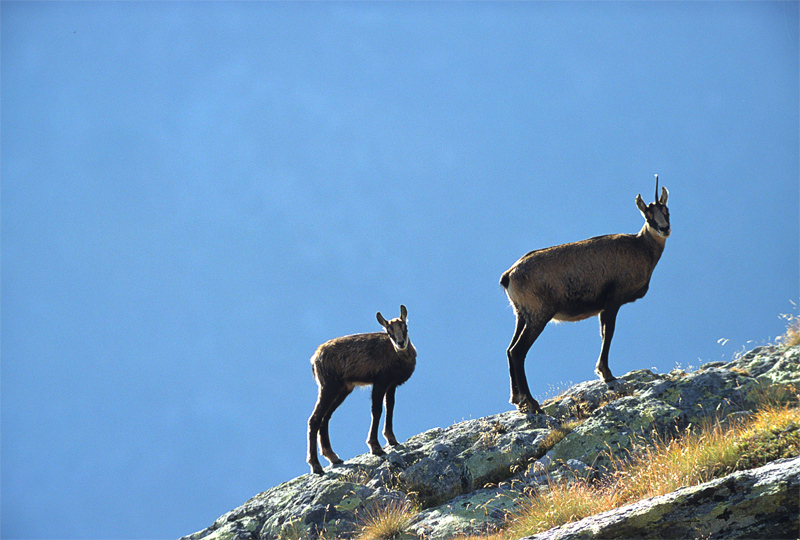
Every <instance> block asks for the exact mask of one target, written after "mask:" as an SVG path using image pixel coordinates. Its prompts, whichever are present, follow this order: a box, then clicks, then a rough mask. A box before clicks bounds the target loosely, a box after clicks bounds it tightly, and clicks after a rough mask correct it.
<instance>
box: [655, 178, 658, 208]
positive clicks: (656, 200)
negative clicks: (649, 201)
mask: <svg viewBox="0 0 800 540" xmlns="http://www.w3.org/2000/svg"><path fill="white" fill-rule="evenodd" d="M654 200H655V202H658V175H656V198H655V199H654Z"/></svg>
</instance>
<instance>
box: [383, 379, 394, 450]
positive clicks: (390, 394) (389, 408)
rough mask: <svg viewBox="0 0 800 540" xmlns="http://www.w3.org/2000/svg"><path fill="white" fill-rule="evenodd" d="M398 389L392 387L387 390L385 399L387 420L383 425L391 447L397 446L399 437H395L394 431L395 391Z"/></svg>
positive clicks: (384, 433) (384, 434)
mask: <svg viewBox="0 0 800 540" xmlns="http://www.w3.org/2000/svg"><path fill="white" fill-rule="evenodd" d="M396 389H397V386H394V385H393V386H390V387H389V389H388V390H386V398H385V399H384V401H385V403H386V420H385V421H384V423H383V436H384V437H385V438H386V442H387V443H389V444H390V445H391V446H397V437H395V436H394V429H393V427H394V426H393V419H394V391H395V390H396Z"/></svg>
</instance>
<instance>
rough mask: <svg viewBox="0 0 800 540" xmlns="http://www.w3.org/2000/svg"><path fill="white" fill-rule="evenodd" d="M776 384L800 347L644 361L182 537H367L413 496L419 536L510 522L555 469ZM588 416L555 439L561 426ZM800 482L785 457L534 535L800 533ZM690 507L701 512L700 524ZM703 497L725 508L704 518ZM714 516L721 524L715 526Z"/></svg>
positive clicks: (261, 501)
mask: <svg viewBox="0 0 800 540" xmlns="http://www.w3.org/2000/svg"><path fill="white" fill-rule="evenodd" d="M774 385H781V386H787V387H788V386H790V385H793V386H794V387H795V388H800V346H796V347H792V348H789V349H786V350H784V349H781V348H778V347H759V348H756V349H754V350H752V351H750V352H748V353H746V354H744V355H742V356H741V357H740V358H737V359H736V360H734V361H731V362H713V363H709V364H705V365H703V366H701V368H700V369H698V370H697V371H694V372H690V373H687V372H685V371H682V370H674V371H672V372H670V373H667V374H657V373H653V372H652V371H650V370H638V371H633V372H630V373H628V374H626V375H624V376H622V377H621V378H620V379H618V380H617V381H615V382H614V383H612V384H610V385H607V384H605V383H604V382H602V381H599V380H598V381H590V382H584V383H580V384H577V385H575V386H573V387H571V388H570V389H569V390H567V391H566V392H564V393H563V394H562V395H560V396H558V397H557V398H554V399H552V400H549V401H546V402H545V403H543V409H544V411H545V413H546V414H544V415H524V414H520V413H518V412H516V411H509V412H504V413H500V414H496V415H492V416H488V417H485V418H480V419H475V420H467V421H464V422H459V423H457V424H454V425H452V426H450V427H447V428H443V429H442V428H436V429H432V430H429V431H426V432H424V433H421V434H419V435H416V436H413V437H411V438H410V439H408V440H407V441H406V442H405V443H403V444H400V445H398V446H396V447H394V448H393V449H392V450H391V451H390V452H389V453H388V455H387V456H384V457H377V456H373V455H371V454H363V455H360V456H358V457H356V458H353V459H350V460H348V461H346V462H345V463H344V465H342V466H339V467H335V468H330V467H329V468H327V469H326V473H325V475H324V476H317V475H311V474H306V475H303V476H300V477H298V478H295V479H294V480H290V481H289V482H285V483H283V484H281V485H279V486H276V487H274V488H271V489H269V490H267V491H265V492H263V493H260V494H258V495H256V496H255V497H253V498H252V499H250V500H249V501H247V502H246V503H244V504H243V505H242V506H240V507H238V508H236V509H234V510H231V511H230V512H228V513H226V514H224V515H222V516H221V517H220V518H218V519H217V520H216V521H215V522H214V523H213V524H212V525H211V526H209V527H208V528H206V529H204V530H202V531H199V532H196V533H194V534H191V535H189V536H185V537H183V538H182V539H181V540H201V539H204V540H256V539H258V540H271V539H277V538H284V539H288V538H315V537H320V536H323V537H325V538H354V537H355V536H357V535H358V533H359V532H360V529H361V527H360V526H361V523H362V520H363V516H364V515H365V513H366V512H368V511H369V510H370V509H373V508H376V507H385V506H386V505H388V504H392V503H395V504H398V505H404V504H406V503H409V504H410V503H411V502H414V503H416V505H417V507H418V508H421V510H420V511H419V513H418V514H417V515H416V516H415V517H414V518H413V519H412V520H411V522H410V524H409V527H408V530H409V535H408V538H429V539H438V538H452V537H454V536H458V535H465V534H473V533H475V534H479V533H485V532H490V531H492V530H495V529H497V528H498V527H500V526H502V524H503V523H504V520H505V519H506V517H507V516H508V514H509V513H511V512H513V511H514V510H516V509H517V508H518V504H520V501H522V500H524V499H525V497H524V494H525V493H527V492H529V491H530V490H536V489H540V488H542V487H543V486H545V485H547V483H548V482H550V481H552V480H553V479H559V478H563V477H571V476H574V475H602V474H603V473H604V471H605V470H606V467H607V466H608V465H609V464H610V460H609V457H608V452H609V451H611V452H613V453H614V454H615V455H622V453H624V452H626V451H629V450H630V449H631V448H632V447H633V445H635V444H638V445H641V444H647V443H648V442H652V440H653V438H654V437H662V436H665V435H669V434H676V433H680V432H682V431H684V430H685V429H686V428H687V427H688V426H691V425H697V424H698V423H700V422H702V421H703V419H705V418H708V417H715V418H735V417H737V416H741V415H746V414H747V413H748V411H749V410H750V404H749V402H748V396H749V395H750V394H751V392H752V391H753V390H754V389H756V388H757V387H764V386H774ZM578 419H580V420H581V421H580V422H575V424H576V425H575V427H574V428H572V429H571V431H569V432H568V433H566V435H565V436H563V438H562V439H561V440H560V441H559V442H557V443H556V444H555V445H552V440H553V439H552V435H553V434H554V433H555V432H557V431H558V430H559V429H560V428H561V426H563V425H564V424H565V423H567V422H569V421H571V420H572V421H575V420H578ZM564 431H567V430H564ZM562 433H563V432H562ZM762 469H763V470H762ZM798 479H800V459H795V460H789V461H786V462H781V463H778V462H775V463H773V464H769V465H767V466H766V467H762V468H760V469H754V470H752V471H743V472H739V473H735V474H734V475H730V476H729V477H725V478H723V479H718V480H715V481H713V482H709V483H708V485H706V484H704V485H702V486H695V487H693V488H684V489H683V490H679V491H678V492H675V493H673V494H669V495H665V496H663V497H656V498H653V499H648V500H645V501H640V502H639V503H636V504H635V505H630V506H631V507H632V508H629V507H625V508H621V509H617V510H614V511H610V512H606V513H604V514H600V515H598V516H593V517H592V518H587V519H586V520H583V521H581V522H577V523H573V524H569V525H565V526H562V527H558V528H556V529H552V530H550V531H548V532H546V533H542V534H540V535H536V536H534V537H531V538H536V539H545V538H547V539H565V538H603V537H622V536H627V537H630V536H635V537H642V538H647V537H654V538H655V537H660V538H665V537H684V536H683V535H682V533H691V534H693V535H694V536H699V535H702V536H703V537H707V538H745V537H753V536H756V537H762V538H775V537H781V536H782V535H784V534H786V536H785V537H792V538H797V537H798V534H799V533H800V525H798V519H797V509H798V504H800V502H799V501H800V497H799V496H798V486H800V481H799V480H798ZM764 494H768V495H769V496H770V497H772V498H771V499H770V498H767V497H765V496H763V495H764ZM756 495H758V497H757V499H754V498H753V497H755V496H756ZM755 500H757V501H759V502H758V503H756V502H754V501H755ZM703 501H705V502H703ZM765 501H766V502H767V503H769V504H765ZM686 505H689V507H687V506H686ZM686 508H691V510H692V512H693V513H692V515H693V516H694V517H693V518H692V520H694V521H692V520H688V521H687V515H688V514H687V512H688V510H687V509H686ZM701 508H705V509H706V511H707V512H708V515H709V516H713V517H714V518H715V519H713V520H711V519H707V520H704V519H703V515H702V511H701V510H700V509H701ZM787 512H788V514H787ZM787 516H788V517H787ZM676 523H682V524H683V525H682V526H684V525H685V526H686V527H689V529H686V528H685V527H684V528H683V529H681V528H679V527H678V526H677V525H676ZM686 523H689V524H690V525H686ZM704 523H711V524H713V525H714V526H713V527H712V526H711V525H709V526H708V527H706V528H703V526H702V525H703V524H704ZM770 526H772V527H773V529H772V530H770V531H771V532H769V534H766V533H767V532H768V530H769V529H768V527H770ZM691 527H694V528H691ZM659 531H660V532H659ZM673 533H674V534H673ZM675 534H677V535H678V536H674V535H675Z"/></svg>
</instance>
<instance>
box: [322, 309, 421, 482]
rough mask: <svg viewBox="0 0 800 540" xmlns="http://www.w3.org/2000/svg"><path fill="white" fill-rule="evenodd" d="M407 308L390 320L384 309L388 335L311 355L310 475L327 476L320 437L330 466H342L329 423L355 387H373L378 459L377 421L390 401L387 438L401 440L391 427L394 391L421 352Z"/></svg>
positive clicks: (337, 343)
mask: <svg viewBox="0 0 800 540" xmlns="http://www.w3.org/2000/svg"><path fill="white" fill-rule="evenodd" d="M407 317H408V310H406V306H403V305H401V306H400V318H397V319H392V320H391V321H387V320H386V319H384V318H383V315H381V313H380V311H379V312H378V314H377V318H378V322H379V323H380V325H381V326H383V328H384V329H385V330H386V331H385V332H373V333H368V334H354V335H351V336H344V337H340V338H336V339H332V340H330V341H327V342H325V343H323V344H322V345H320V346H319V347H318V348H317V351H316V352H315V353H314V356H312V357H311V368H312V371H313V373H314V379H315V380H316V381H317V385H318V386H319V395H318V397H317V403H316V405H315V406H314V412H313V413H312V414H311V417H310V418H309V419H308V464H309V465H311V472H313V473H316V474H323V470H322V466H321V465H320V463H319V457H318V456H317V437H319V442H320V446H321V447H322V455H323V456H325V457H326V458H327V459H328V461H330V462H331V465H336V464H339V463H342V460H341V459H339V456H337V455H336V453H335V452H334V451H333V449H332V448H331V440H330V437H329V435H328V422H329V421H330V419H331V415H332V414H333V411H335V410H336V409H337V408H338V407H339V405H341V404H342V402H343V401H344V400H345V398H346V397H347V396H348V395H350V392H352V391H353V388H355V387H356V386H364V385H370V384H371V385H372V423H371V424H370V428H369V436H368V437H367V445H368V446H369V448H370V451H371V452H372V453H373V454H375V455H376V456H380V455H383V454H384V453H385V452H384V451H383V449H382V448H381V446H380V444H378V423H379V422H380V419H381V408H382V404H383V402H384V401H385V402H386V421H385V422H384V424H383V436H384V437H385V438H386V441H387V442H388V443H389V444H390V445H392V446H395V445H396V444H397V438H396V437H395V436H394V431H393V429H392V415H393V413H394V393H395V389H396V388H397V387H398V386H400V385H401V384H403V383H404V382H406V381H407V380H408V379H409V377H411V374H412V373H414V367H415V366H416V362H417V361H416V358H417V350H416V349H415V348H414V345H412V344H411V340H409V339H408V326H407V324H406V319H407Z"/></svg>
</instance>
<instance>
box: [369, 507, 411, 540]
mask: <svg viewBox="0 0 800 540" xmlns="http://www.w3.org/2000/svg"><path fill="white" fill-rule="evenodd" d="M416 514H417V509H416V508H415V507H414V506H413V505H411V504H410V503H408V502H406V501H398V500H391V501H389V502H388V503H386V504H385V505H380V506H375V507H372V508H369V509H367V510H366V511H365V513H364V516H363V518H362V522H363V525H362V530H361V534H360V535H359V536H358V540H393V539H398V538H401V537H402V536H403V535H404V534H405V533H406V530H407V528H408V523H409V522H410V521H411V519H412V518H413V517H414V516H415V515H416Z"/></svg>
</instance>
